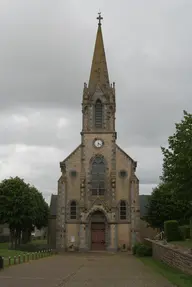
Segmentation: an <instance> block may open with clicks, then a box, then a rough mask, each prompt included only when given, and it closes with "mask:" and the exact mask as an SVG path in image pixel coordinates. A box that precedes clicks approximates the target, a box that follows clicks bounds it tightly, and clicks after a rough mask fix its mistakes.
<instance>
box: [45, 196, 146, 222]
mask: <svg viewBox="0 0 192 287" xmlns="http://www.w3.org/2000/svg"><path fill="white" fill-rule="evenodd" d="M149 197H150V195H144V194H142V195H140V196H139V201H140V217H141V218H142V217H143V216H144V215H146V211H147V210H146V205H147V203H148V199H149ZM56 214H57V195H56V194H52V195H51V203H50V215H51V216H56Z"/></svg>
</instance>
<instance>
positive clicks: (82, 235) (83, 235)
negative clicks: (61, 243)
mask: <svg viewBox="0 0 192 287" xmlns="http://www.w3.org/2000/svg"><path fill="white" fill-rule="evenodd" d="M79 238H80V244H79V250H80V251H85V250H87V246H86V225H85V224H84V223H81V224H80V230H79Z"/></svg>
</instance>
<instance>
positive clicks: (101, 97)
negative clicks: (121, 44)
mask: <svg viewBox="0 0 192 287" xmlns="http://www.w3.org/2000/svg"><path fill="white" fill-rule="evenodd" d="M101 19H102V18H101V16H100V15H99V17H98V20H99V23H98V30H97V35H96V42H95V49H94V54H93V60H92V66H91V72H90V78H89V83H88V84H86V83H84V89H83V99H82V131H81V143H80V145H79V146H78V147H77V148H76V149H75V150H74V151H73V152H72V153H71V154H70V155H69V156H68V157H67V158H66V159H64V160H63V161H62V162H60V167H61V177H60V179H59V181H58V194H57V196H54V200H55V204H56V207H55V208H56V210H55V211H56V216H52V217H50V221H49V243H50V244H51V245H52V247H54V245H55V246H56V248H57V249H58V250H60V251H62V250H63V251H64V250H65V251H66V250H79V251H88V250H109V251H117V250H120V249H130V248H131V246H132V245H133V244H134V242H135V241H136V240H139V221H140V210H139V209H140V208H139V180H138V178H137V177H136V175H135V171H136V166H137V163H136V161H134V160H133V159H132V158H131V157H130V156H129V155H127V154H126V153H125V152H124V151H123V150H122V149H121V148H120V147H119V146H118V145H117V142H116V140H117V133H116V129H115V113H116V102H115V97H116V96H115V84H114V83H113V84H110V82H109V74H108V69H107V62H106V56H105V50H104V43H103V36H102V29H101ZM51 204H52V203H51Z"/></svg>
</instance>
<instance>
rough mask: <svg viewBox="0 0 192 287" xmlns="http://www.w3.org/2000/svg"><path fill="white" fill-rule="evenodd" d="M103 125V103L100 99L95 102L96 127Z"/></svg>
mask: <svg viewBox="0 0 192 287" xmlns="http://www.w3.org/2000/svg"><path fill="white" fill-rule="evenodd" d="M102 126H103V105H102V102H101V101H100V100H97V101H96V103H95V127H96V128H102Z"/></svg>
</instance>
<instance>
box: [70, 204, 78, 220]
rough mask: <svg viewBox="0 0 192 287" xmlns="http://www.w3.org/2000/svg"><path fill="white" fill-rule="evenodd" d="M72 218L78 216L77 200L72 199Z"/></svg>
mask: <svg viewBox="0 0 192 287" xmlns="http://www.w3.org/2000/svg"><path fill="white" fill-rule="evenodd" d="M70 218H71V219H76V218H77V204H76V202H75V201H71V204H70Z"/></svg>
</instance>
